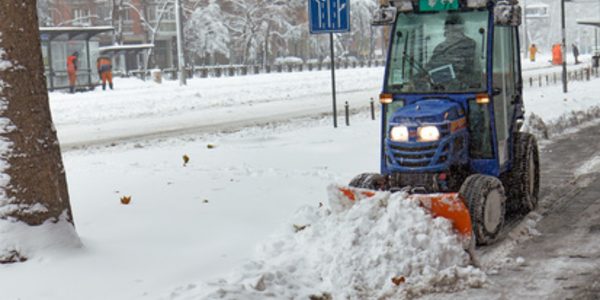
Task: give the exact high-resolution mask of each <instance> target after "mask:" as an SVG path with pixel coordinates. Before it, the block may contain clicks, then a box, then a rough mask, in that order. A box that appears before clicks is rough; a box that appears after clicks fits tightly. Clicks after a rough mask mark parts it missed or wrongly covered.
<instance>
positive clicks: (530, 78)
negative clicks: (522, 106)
mask: <svg viewBox="0 0 600 300" xmlns="http://www.w3.org/2000/svg"><path fill="white" fill-rule="evenodd" d="M532 86H533V77H529V87H532Z"/></svg>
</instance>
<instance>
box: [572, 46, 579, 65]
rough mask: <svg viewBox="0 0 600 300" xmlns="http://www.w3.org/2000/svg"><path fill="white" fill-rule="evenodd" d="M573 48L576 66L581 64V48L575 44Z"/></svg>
mask: <svg viewBox="0 0 600 300" xmlns="http://www.w3.org/2000/svg"><path fill="white" fill-rule="evenodd" d="M571 48H572V49H573V56H574V57H575V64H576V65H577V64H579V48H577V46H576V45H575V44H571Z"/></svg>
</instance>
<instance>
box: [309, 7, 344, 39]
mask: <svg viewBox="0 0 600 300" xmlns="http://www.w3.org/2000/svg"><path fill="white" fill-rule="evenodd" d="M308 15H309V20H310V33H312V34H317V33H333V32H348V31H350V0H308Z"/></svg>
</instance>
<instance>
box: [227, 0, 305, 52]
mask: <svg viewBox="0 0 600 300" xmlns="http://www.w3.org/2000/svg"><path fill="white" fill-rule="evenodd" d="M226 3H227V5H230V6H231V7H232V9H231V12H230V13H229V19H230V21H229V23H228V27H229V29H230V31H231V32H232V35H233V38H234V41H235V46H236V50H238V51H239V52H240V53H241V59H240V61H241V62H242V63H255V62H257V61H258V59H259V58H260V59H261V60H262V61H263V64H264V63H267V61H268V60H270V58H271V56H272V55H273V52H274V46H278V47H280V48H284V47H285V44H286V35H287V34H288V33H289V32H290V30H292V28H293V27H294V23H293V18H292V17H291V14H290V12H291V11H293V10H294V8H295V5H296V4H297V3H298V2H297V1H286V0H228V1H226ZM260 54H262V57H260Z"/></svg>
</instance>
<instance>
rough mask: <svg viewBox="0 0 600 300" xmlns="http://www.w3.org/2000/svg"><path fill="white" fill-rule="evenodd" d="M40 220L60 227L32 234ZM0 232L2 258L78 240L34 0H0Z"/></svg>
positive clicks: (7, 259) (16, 258) (13, 258)
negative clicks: (47, 84)
mask: <svg viewBox="0 0 600 300" xmlns="http://www.w3.org/2000/svg"><path fill="white" fill-rule="evenodd" d="M52 224H54V225H52ZM39 225H45V226H44V227H49V226H59V227H60V230H57V231H53V230H48V231H44V232H45V233H44V234H43V235H44V236H36V235H35V234H33V235H32V234H29V233H31V232H38V233H39V232H40V230H36V229H37V228H39ZM52 228H56V227H52ZM15 230H18V231H19V232H15ZM0 232H2V235H1V236H0V263H10V262H17V261H24V260H26V259H27V258H28V253H27V251H28V250H31V251H35V249H33V250H32V249H28V247H27V245H31V244H32V243H43V241H41V240H47V241H50V242H54V243H55V241H58V240H60V241H61V243H62V242H65V241H67V240H69V241H71V242H72V243H73V244H77V245H78V244H79V239H78V238H77V236H76V234H75V231H74V227H73V218H72V214H71V206H70V203H69V194H68V190H67V183H66V178H65V170H64V167H63V164H62V157H61V153H60V146H59V144H58V140H57V136H56V131H55V129H54V126H53V124H52V118H51V115H50V107H49V103H48V91H47V89H46V78H45V76H44V64H43V62H42V50H41V43H40V32H39V29H38V19H37V15H36V1H35V0H20V1H0ZM51 234H57V236H48V235H51ZM37 239H40V240H39V241H38V240H37ZM42 246H44V247H45V246H48V245H42ZM37 250H39V249H37Z"/></svg>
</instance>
